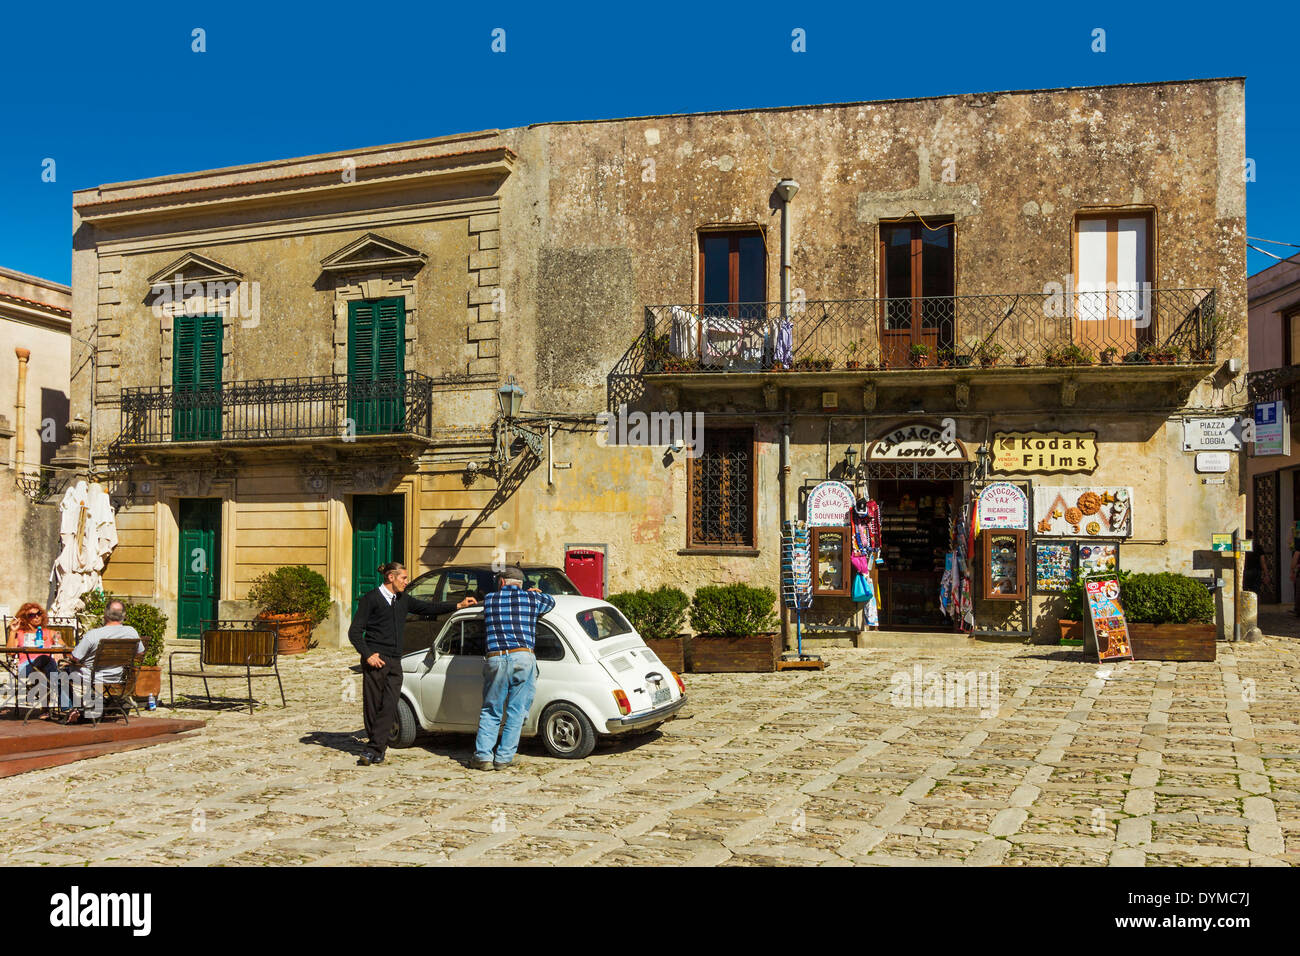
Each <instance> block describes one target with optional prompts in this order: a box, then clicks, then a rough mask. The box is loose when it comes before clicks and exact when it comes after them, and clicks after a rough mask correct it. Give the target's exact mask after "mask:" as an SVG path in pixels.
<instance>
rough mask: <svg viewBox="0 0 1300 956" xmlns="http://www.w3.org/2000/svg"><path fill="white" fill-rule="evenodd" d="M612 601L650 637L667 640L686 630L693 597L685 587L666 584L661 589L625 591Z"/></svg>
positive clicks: (645, 635)
mask: <svg viewBox="0 0 1300 956" xmlns="http://www.w3.org/2000/svg"><path fill="white" fill-rule="evenodd" d="M608 600H609V603H610V604H612V605H614V606H615V607H616V608H618V609H619V610H620V611H622V612H623V616H624V617H626V618H627V619H628V620H629V621H630V622H632V626H633V627H635V628H636V631H637V633H638V634H640V635H641V636H642V637H643V638H645V639H646V640H660V641H662V640H667V639H668V638H673V637H676V636H677V635H678V634H680V633H681V632H682V624H683V623H684V622H685V620H686V606H687V604H689V603H690V600H689V599H688V598H687V597H686V592H685V591H683V590H682V589H681V588H674V587H668V586H666V585H665V586H664V587H661V588H659V589H658V590H657V591H645V590H641V591H624V592H622V593H620V594H611V595H610V596H609V599H608Z"/></svg>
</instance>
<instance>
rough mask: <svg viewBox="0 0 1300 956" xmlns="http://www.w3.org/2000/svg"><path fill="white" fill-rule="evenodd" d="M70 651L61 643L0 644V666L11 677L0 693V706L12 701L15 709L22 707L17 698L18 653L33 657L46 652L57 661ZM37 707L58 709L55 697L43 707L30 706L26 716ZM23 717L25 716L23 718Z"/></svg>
mask: <svg viewBox="0 0 1300 956" xmlns="http://www.w3.org/2000/svg"><path fill="white" fill-rule="evenodd" d="M71 653H72V648H70V647H65V646H63V645H55V646H54V647H9V646H8V645H5V646H0V667H3V668H4V669H5V670H6V671H8V672H9V676H10V677H11V678H12V683H11V684H10V687H9V688H5V692H4V693H3V694H2V695H0V706H6V705H10V702H11V701H12V706H13V707H14V708H15V709H19V710H21V709H22V707H21V705H20V703H19V700H18V698H19V686H20V683H21V681H22V678H21V677H19V675H18V666H19V663H20V661H21V657H20V656H19V655H22V654H30V655H32V656H33V657H39V656H40V655H42V654H48V655H49V656H50V657H52V658H54V659H55V660H56V661H57V660H59V659H60V658H63V657H66V656H67V655H69V654H71ZM24 691H25V688H24ZM51 696H54V695H51ZM39 709H48V710H52V711H53V710H58V709H59V706H58V701H57V699H56V700H47V701H46V703H45V705H44V707H43V708H42V707H41V706H39V705H38V706H31V707H29V708H28V711H27V716H28V717H30V716H31V715H32V711H35V710H39ZM25 719H26V718H24V720H25Z"/></svg>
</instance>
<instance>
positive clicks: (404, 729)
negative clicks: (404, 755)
mask: <svg viewBox="0 0 1300 956" xmlns="http://www.w3.org/2000/svg"><path fill="white" fill-rule="evenodd" d="M419 733H420V725H419V723H418V722H417V721H416V719H415V711H414V710H412V709H411V705H410V704H409V703H408V702H407V700H406V698H405V697H403V698H400V699H399V700H398V701H397V723H395V724H394V725H393V739H392V741H391V745H392V746H394V747H409V746H411V745H412V744H414V743H415V738H416V736H417V735H418V734H419Z"/></svg>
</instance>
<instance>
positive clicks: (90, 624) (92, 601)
mask: <svg viewBox="0 0 1300 956" xmlns="http://www.w3.org/2000/svg"><path fill="white" fill-rule="evenodd" d="M113 599H116V600H119V601H122V602H124V603H125V604H126V620H125V621H124V622H123V623H124V624H128V625H130V626H131V627H133V628H135V629H136V632H137V633H138V634H139V635H140V640H141V642H142V643H143V644H144V658H143V659H142V661H141V663H140V665H139V667H137V668H136V678H135V696H136V697H137V698H138V699H140V700H144V699H145V698H146V697H148V696H149V695H150V694H153V696H154V699H155V700H157V699H158V698H159V697H160V696H162V665H161V664H159V663H158V662H159V661H160V660H161V659H162V655H163V649H164V647H165V646H166V635H167V615H166V614H164V613H163V612H162V611H160V610H158V609H157V608H156V607H154V606H153V605H152V604H132V603H131V602H130V601H128V600H127V599H126V598H124V597H120V596H118V595H115V594H113V593H111V592H108V591H104V590H98V591H91V592H89V593H87V594H83V595H82V596H81V603H82V608H83V609H82V610H81V611H80V612H79V613H78V614H77V619H78V621H79V622H80V623H81V629H82V631H83V632H84V631H89V630H92V629H94V628H96V627H102V626H103V624H104V608H105V607H107V606H108V602H109V601H110V600H113Z"/></svg>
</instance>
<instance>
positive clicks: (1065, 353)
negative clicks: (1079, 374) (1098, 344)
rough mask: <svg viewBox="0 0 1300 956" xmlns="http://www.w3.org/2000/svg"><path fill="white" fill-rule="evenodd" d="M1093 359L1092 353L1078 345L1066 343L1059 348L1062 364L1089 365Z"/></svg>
mask: <svg viewBox="0 0 1300 956" xmlns="http://www.w3.org/2000/svg"><path fill="white" fill-rule="evenodd" d="M1093 361H1094V359H1093V357H1092V353H1091V352H1088V351H1086V350H1084V349H1083V348H1082V347H1080V346H1078V345H1074V344H1071V345H1067V346H1066V347H1065V348H1063V349H1062V350H1061V364H1062V365H1091V364H1092V363H1093Z"/></svg>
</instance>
